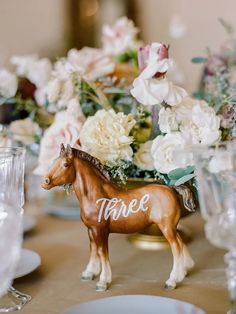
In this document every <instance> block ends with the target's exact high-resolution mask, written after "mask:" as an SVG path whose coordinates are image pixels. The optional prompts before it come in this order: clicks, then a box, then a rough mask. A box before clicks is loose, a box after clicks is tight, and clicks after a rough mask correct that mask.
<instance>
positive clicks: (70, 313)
mask: <svg viewBox="0 0 236 314" xmlns="http://www.w3.org/2000/svg"><path fill="white" fill-rule="evenodd" d="M123 298H126V299H128V298H133V299H135V298H139V299H140V298H145V299H146V301H147V299H156V300H159V301H168V302H175V303H179V304H182V305H185V306H191V307H192V308H193V309H195V310H197V314H206V312H205V311H204V310H203V309H201V308H199V307H198V306H196V305H195V304H192V303H189V302H185V301H182V300H177V299H174V298H168V297H163V296H157V295H147V294H146V295H145V294H128V295H118V296H110V297H105V298H99V299H96V300H91V301H87V302H81V303H79V304H75V305H74V306H72V307H70V308H68V309H66V310H65V311H64V312H63V314H77V312H74V311H76V310H80V309H79V307H81V306H86V305H89V304H91V303H92V304H96V303H97V302H98V303H100V302H103V301H104V300H106V299H123ZM77 308H78V309H77ZM147 310H148V309H147ZM78 314H82V312H81V313H80V312H78ZM105 314H106V313H105ZM130 314H132V313H131V312H130ZM176 314H177V312H176Z"/></svg>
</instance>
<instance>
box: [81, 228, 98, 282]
mask: <svg viewBox="0 0 236 314" xmlns="http://www.w3.org/2000/svg"><path fill="white" fill-rule="evenodd" d="M88 235H89V240H90V258H89V263H88V265H87V267H86V269H85V271H83V273H82V277H81V279H82V280H83V281H89V280H93V279H94V278H95V277H97V276H98V275H99V274H100V272H101V263H100V258H99V256H98V249H97V245H96V243H95V241H94V238H93V234H92V230H91V229H88Z"/></svg>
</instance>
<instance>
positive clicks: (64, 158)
mask: <svg viewBox="0 0 236 314" xmlns="http://www.w3.org/2000/svg"><path fill="white" fill-rule="evenodd" d="M73 161H74V155H73V149H72V148H71V147H70V145H67V148H65V146H64V144H61V151H60V155H59V157H58V158H57V159H56V160H55V161H54V164H53V166H52V167H51V169H50V171H49V172H48V174H47V175H46V176H45V177H44V179H43V183H42V187H43V188H44V189H46V190H49V189H51V188H53V187H55V186H59V185H64V184H69V183H72V182H74V180H75V178H76V170H75V167H74V162H73Z"/></svg>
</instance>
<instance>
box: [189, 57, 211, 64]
mask: <svg viewBox="0 0 236 314" xmlns="http://www.w3.org/2000/svg"><path fill="white" fill-rule="evenodd" d="M191 61H192V63H205V62H207V61H208V59H207V58H204V57H195V58H192V60H191Z"/></svg>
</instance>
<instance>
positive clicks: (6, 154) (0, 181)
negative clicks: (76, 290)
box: [0, 147, 30, 313]
mask: <svg viewBox="0 0 236 314" xmlns="http://www.w3.org/2000/svg"><path fill="white" fill-rule="evenodd" d="M24 163H25V150H24V148H21V147H17V148H13V147H11V148H9V147H6V148H3V147H0V239H1V241H0V256H1V259H0V278H1V281H0V297H1V298H0V313H6V312H10V311H15V310H19V309H21V308H22V307H23V306H24V304H26V303H27V302H28V300H29V299H30V298H29V296H27V295H24V294H22V293H20V292H19V291H17V290H15V289H14V288H13V287H11V283H12V281H13V279H14V274H15V269H16V266H17V263H18V261H19V257H20V252H21V244H22V238H23V229H22V216H23V209H22V206H23V204H24ZM6 293H8V295H9V296H10V298H11V299H12V300H13V304H12V303H11V304H9V302H8V304H6V305H4V301H6V300H8V301H9V300H10V299H9V298H6V297H4V295H5V294H6Z"/></svg>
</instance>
